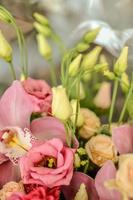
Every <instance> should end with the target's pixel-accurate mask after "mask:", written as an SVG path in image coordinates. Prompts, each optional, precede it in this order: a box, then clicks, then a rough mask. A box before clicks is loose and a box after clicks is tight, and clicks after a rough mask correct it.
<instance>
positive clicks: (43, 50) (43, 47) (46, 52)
mask: <svg viewBox="0 0 133 200" xmlns="http://www.w3.org/2000/svg"><path fill="white" fill-rule="evenodd" d="M37 43H38V49H39V52H40V54H41V56H43V57H44V58H45V59H47V60H49V59H50V58H51V56H52V49H51V47H50V45H49V44H48V42H47V40H46V39H45V38H44V37H43V35H42V34H38V35H37Z"/></svg>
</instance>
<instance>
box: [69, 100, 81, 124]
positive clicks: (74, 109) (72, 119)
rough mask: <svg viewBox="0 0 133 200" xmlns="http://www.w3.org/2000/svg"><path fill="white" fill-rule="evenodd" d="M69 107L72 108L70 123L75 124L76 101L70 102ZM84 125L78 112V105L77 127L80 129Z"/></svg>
mask: <svg viewBox="0 0 133 200" xmlns="http://www.w3.org/2000/svg"><path fill="white" fill-rule="evenodd" d="M71 106H72V110H73V112H72V115H71V121H72V122H73V124H74V123H75V118H76V108H77V100H76V99H73V100H71ZM83 123H84V118H83V115H82V114H81V112H80V105H79V104H78V117H77V126H78V127H80V126H82V125H83Z"/></svg>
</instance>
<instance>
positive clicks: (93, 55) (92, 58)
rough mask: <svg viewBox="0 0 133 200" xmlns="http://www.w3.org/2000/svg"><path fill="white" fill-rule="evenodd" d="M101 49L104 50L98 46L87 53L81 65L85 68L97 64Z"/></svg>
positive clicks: (87, 68)
mask: <svg viewBox="0 0 133 200" xmlns="http://www.w3.org/2000/svg"><path fill="white" fill-rule="evenodd" d="M101 50H102V47H100V46H96V47H95V48H94V49H93V50H92V51H90V52H89V53H88V54H86V55H85V56H84V58H83V61H82V63H81V67H82V68H83V69H84V70H89V69H91V68H92V67H93V66H94V65H95V64H96V62H97V60H98V56H99V54H100V52H101Z"/></svg>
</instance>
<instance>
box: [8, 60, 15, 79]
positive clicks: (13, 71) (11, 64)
mask: <svg viewBox="0 0 133 200" xmlns="http://www.w3.org/2000/svg"><path fill="white" fill-rule="evenodd" d="M9 67H10V71H11V74H12V77H13V80H16V73H15V69H14V66H13V63H12V62H9Z"/></svg>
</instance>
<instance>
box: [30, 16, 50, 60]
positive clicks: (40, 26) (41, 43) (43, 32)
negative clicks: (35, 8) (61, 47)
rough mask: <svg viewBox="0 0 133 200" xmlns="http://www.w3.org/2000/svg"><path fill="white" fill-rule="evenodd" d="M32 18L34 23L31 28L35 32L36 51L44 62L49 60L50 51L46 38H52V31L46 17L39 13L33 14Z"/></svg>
mask: <svg viewBox="0 0 133 200" xmlns="http://www.w3.org/2000/svg"><path fill="white" fill-rule="evenodd" d="M34 18H35V19H36V21H35V22H34V24H33V26H34V28H35V29H36V31H37V33H38V34H37V43H38V49H39V52H40V54H41V56H42V57H44V58H45V59H46V60H49V59H51V57H52V49H51V47H50V45H49V43H48V40H47V38H50V37H51V36H52V29H51V27H50V24H49V21H48V19H47V18H46V17H44V16H43V15H41V14H39V13H34Z"/></svg>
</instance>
